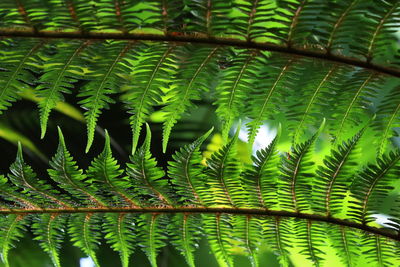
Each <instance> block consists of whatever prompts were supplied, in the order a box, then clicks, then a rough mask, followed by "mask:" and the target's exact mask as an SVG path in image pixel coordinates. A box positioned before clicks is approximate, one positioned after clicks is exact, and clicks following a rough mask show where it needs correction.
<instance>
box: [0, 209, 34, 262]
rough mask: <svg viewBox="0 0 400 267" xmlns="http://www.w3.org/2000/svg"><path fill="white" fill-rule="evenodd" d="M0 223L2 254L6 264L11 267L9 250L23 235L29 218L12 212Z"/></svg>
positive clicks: (0, 253)
mask: <svg viewBox="0 0 400 267" xmlns="http://www.w3.org/2000/svg"><path fill="white" fill-rule="evenodd" d="M0 223H1V224H0V233H1V235H0V247H1V252H0V255H1V259H2V261H3V262H4V265H5V266H6V267H9V266H10V263H9V262H8V251H9V250H10V249H11V248H13V247H15V245H14V243H15V242H16V241H18V240H19V239H20V238H21V237H23V235H24V232H25V231H26V226H27V224H28V220H27V216H24V215H16V214H10V215H7V216H4V217H2V218H1V220H0Z"/></svg>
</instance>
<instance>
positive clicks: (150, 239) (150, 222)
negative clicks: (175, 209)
mask: <svg viewBox="0 0 400 267" xmlns="http://www.w3.org/2000/svg"><path fill="white" fill-rule="evenodd" d="M165 217H166V215H163V214H143V215H141V216H140V219H139V221H138V224H137V225H138V227H139V228H140V229H141V231H140V233H139V242H140V244H141V246H142V250H143V252H144V253H145V254H146V255H147V258H148V259H149V261H150V264H151V266H152V267H157V254H158V251H159V250H160V248H162V247H164V246H165V245H166V243H165V241H166V239H167V236H166V232H165V230H164V229H165V228H166V227H167V222H168V221H167V218H165Z"/></svg>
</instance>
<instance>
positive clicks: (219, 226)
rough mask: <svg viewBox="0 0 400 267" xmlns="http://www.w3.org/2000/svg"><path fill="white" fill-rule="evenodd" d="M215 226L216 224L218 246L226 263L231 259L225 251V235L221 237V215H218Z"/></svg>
mask: <svg viewBox="0 0 400 267" xmlns="http://www.w3.org/2000/svg"><path fill="white" fill-rule="evenodd" d="M215 224H216V226H215V230H216V232H217V234H216V238H217V242H218V246H219V248H220V249H221V252H222V255H223V257H224V261H226V260H227V259H229V257H228V253H226V250H225V247H224V244H223V243H224V242H223V240H222V236H223V235H221V214H220V213H218V214H217V215H216V216H215ZM225 263H227V262H225ZM226 266H229V264H227V265H226Z"/></svg>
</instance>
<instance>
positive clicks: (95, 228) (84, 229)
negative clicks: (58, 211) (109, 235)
mask: <svg viewBox="0 0 400 267" xmlns="http://www.w3.org/2000/svg"><path fill="white" fill-rule="evenodd" d="M101 219H102V218H101V215H100V214H96V213H87V214H85V213H80V214H74V215H73V216H71V217H70V219H69V226H68V234H69V235H70V236H71V241H72V242H73V244H74V246H76V247H78V248H80V249H82V251H83V252H84V253H85V254H86V255H88V256H89V257H90V258H91V259H92V260H93V262H94V264H95V265H96V267H97V266H100V264H99V261H98V260H97V257H96V254H95V251H96V250H97V249H98V247H99V244H100V238H101V234H100V222H101Z"/></svg>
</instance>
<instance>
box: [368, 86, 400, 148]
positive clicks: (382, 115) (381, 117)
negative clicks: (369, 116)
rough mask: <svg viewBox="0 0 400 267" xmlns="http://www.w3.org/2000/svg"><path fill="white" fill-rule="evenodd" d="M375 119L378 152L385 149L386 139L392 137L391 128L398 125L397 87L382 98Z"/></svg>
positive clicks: (399, 105)
mask: <svg viewBox="0 0 400 267" xmlns="http://www.w3.org/2000/svg"><path fill="white" fill-rule="evenodd" d="M377 114H378V116H377V119H376V120H375V121H374V124H373V126H374V128H375V129H377V130H378V131H377V133H379V135H380V137H379V141H378V154H379V155H382V154H383V153H384V151H386V147H387V143H388V139H389V138H390V137H393V133H392V132H391V131H393V128H395V127H400V90H399V88H398V87H396V88H393V90H392V91H391V92H390V93H389V94H388V95H387V96H386V97H385V98H384V100H383V101H382V103H381V105H380V106H379V107H378V110H377Z"/></svg>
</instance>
